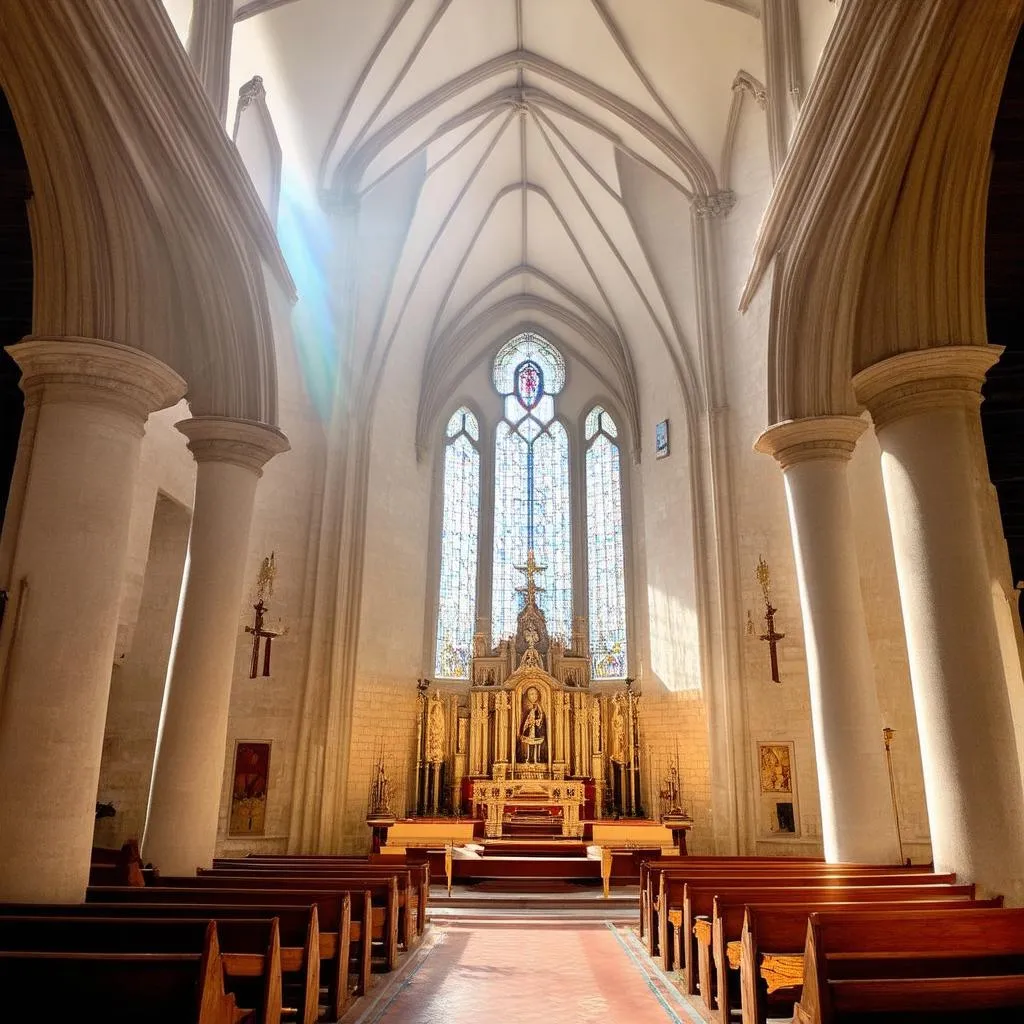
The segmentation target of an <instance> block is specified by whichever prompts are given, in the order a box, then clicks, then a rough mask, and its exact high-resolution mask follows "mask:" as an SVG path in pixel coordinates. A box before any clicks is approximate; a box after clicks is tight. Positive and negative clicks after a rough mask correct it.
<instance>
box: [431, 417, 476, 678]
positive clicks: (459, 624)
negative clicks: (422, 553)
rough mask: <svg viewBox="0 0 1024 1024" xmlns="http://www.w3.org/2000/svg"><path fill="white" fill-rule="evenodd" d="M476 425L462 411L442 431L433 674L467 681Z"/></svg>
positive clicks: (472, 618) (473, 575)
mask: <svg viewBox="0 0 1024 1024" xmlns="http://www.w3.org/2000/svg"><path fill="white" fill-rule="evenodd" d="M479 440H480V426H479V424H478V423H477V419H476V417H475V416H474V415H473V413H471V412H470V411H469V410H468V409H466V408H462V409H459V410H458V411H457V412H456V413H454V414H453V415H452V417H451V419H450V420H449V421H448V426H447V428H446V429H445V449H444V499H443V502H444V504H443V510H442V517H441V585H440V593H439V600H438V608H437V638H436V654H435V659H434V662H435V663H434V672H435V674H436V675H437V676H438V677H439V678H442V679H468V678H469V660H470V657H471V655H472V653H473V630H474V627H475V624H476V620H475V615H476V608H475V605H476V567H477V542H478V538H479V533H480V452H479V450H478V448H477V442H478V441H479Z"/></svg>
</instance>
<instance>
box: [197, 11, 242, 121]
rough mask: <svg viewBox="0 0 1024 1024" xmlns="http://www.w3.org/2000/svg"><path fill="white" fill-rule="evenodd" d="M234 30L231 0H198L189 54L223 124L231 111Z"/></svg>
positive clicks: (218, 118)
mask: <svg viewBox="0 0 1024 1024" xmlns="http://www.w3.org/2000/svg"><path fill="white" fill-rule="evenodd" d="M233 30H234V5H233V3H232V0H195V3H194V4H193V7H192V20H191V22H190V23H189V27H188V55H189V57H190V58H191V59H192V64H193V66H194V67H195V69H196V74H197V75H198V76H199V81H200V82H202V83H203V88H204V89H205V90H206V94H207V96H209V97H210V103H211V104H213V109H214V112H215V113H216V114H217V120H218V121H220V123H221V124H223V123H224V120H225V118H226V117H227V111H228V77H229V72H230V70H231V36H232V33H233Z"/></svg>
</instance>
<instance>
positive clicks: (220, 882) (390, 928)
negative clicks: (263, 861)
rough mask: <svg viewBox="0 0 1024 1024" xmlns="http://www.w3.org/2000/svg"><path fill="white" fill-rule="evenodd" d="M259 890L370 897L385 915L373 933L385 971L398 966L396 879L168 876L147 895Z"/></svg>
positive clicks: (241, 875)
mask: <svg viewBox="0 0 1024 1024" xmlns="http://www.w3.org/2000/svg"><path fill="white" fill-rule="evenodd" d="M204 887H209V888H211V889H222V890H223V889H241V890H244V891H256V890H271V891H275V890H281V889H283V890H290V891H297V892H298V891H301V892H337V893H345V892H356V891H365V892H369V893H370V900H371V904H372V906H373V907H374V909H375V910H380V911H381V913H382V915H383V916H382V918H381V924H382V928H381V930H380V931H379V932H378V931H376V929H374V930H373V931H371V934H370V938H371V940H372V941H379V942H380V947H381V957H382V959H383V967H384V970H386V971H393V970H394V969H395V967H396V966H397V965H398V936H399V931H398V921H399V899H398V881H397V879H396V878H395V877H394V876H393V875H388V876H386V877H382V878H374V877H371V876H369V875H360V876H349V875H330V876H329V877H321V878H303V877H301V876H298V875H259V876H255V875H247V874H240V875H228V874H218V875H197V876H196V877H195V878H189V877H176V876H168V877H164V878H161V879H160V884H159V885H157V886H154V887H153V888H152V889H150V888H147V889H146V891H147V892H155V891H157V890H159V889H161V888H171V889H174V888H177V889H189V888H204Z"/></svg>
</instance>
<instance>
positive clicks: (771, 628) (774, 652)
mask: <svg viewBox="0 0 1024 1024" xmlns="http://www.w3.org/2000/svg"><path fill="white" fill-rule="evenodd" d="M755 575H756V576H757V582H758V583H760V584H761V593H762V594H763V595H764V609H765V610H764V622H765V626H766V627H767V629H766V630H765V632H763V633H762V634H761V636H760V639H761V640H764V641H765V643H767V644H768V653H769V657H770V659H771V666H772V682H775V683H781V682H782V680H781V679H780V678H779V641H780V640H784V639H785V638H786V634H785V633H780V632H778V631H777V630H776V628H775V613H776V612H777V611H778V608H774V607H773V606H772V601H771V575H770V574H769V572H768V563H767V562H765V560H764V557H763V556H760V557H759V558H758V560H757V569H756V570H755Z"/></svg>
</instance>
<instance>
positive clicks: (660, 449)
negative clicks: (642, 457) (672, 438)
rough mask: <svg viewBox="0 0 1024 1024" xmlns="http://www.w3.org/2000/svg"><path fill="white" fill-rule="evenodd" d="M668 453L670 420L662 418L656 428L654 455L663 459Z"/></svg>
mask: <svg viewBox="0 0 1024 1024" xmlns="http://www.w3.org/2000/svg"><path fill="white" fill-rule="evenodd" d="M666 455H668V420H662V421H661V422H660V423H659V424H658V425H657V426H656V427H655V428H654V457H655V458H656V459H663V458H665V456H666Z"/></svg>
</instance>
